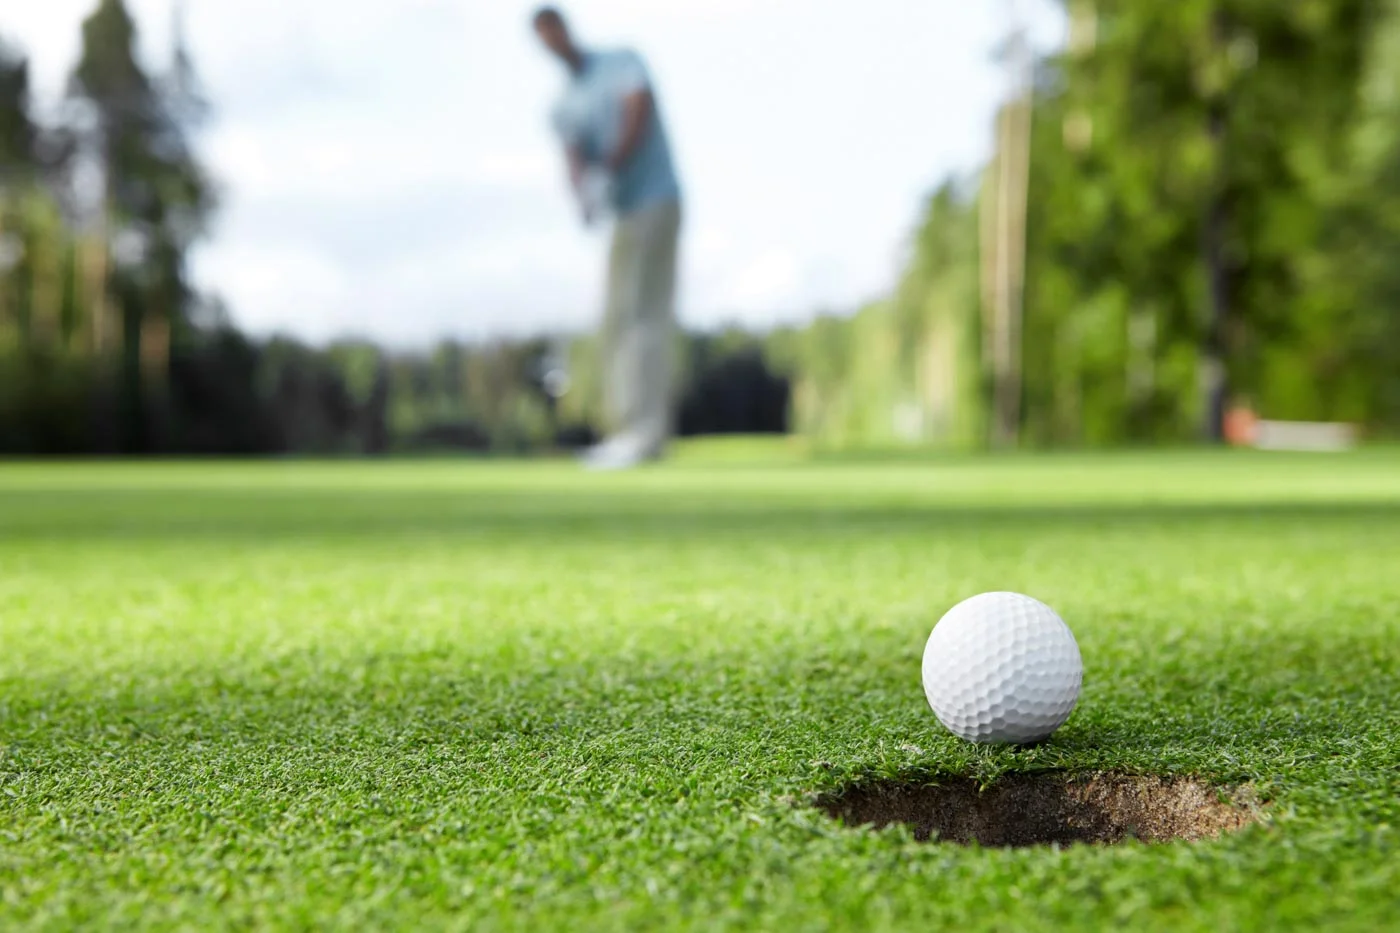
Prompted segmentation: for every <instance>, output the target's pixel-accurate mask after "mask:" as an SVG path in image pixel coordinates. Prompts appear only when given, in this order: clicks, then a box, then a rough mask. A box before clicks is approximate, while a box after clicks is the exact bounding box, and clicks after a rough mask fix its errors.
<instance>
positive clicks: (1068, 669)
mask: <svg viewBox="0 0 1400 933" xmlns="http://www.w3.org/2000/svg"><path fill="white" fill-rule="evenodd" d="M1083 677H1084V663H1083V661H1082V660H1081V659H1080V657H1079V645H1078V643H1077V642H1075V640H1074V634H1073V633H1072V632H1071V631H1070V630H1069V626H1068V625H1065V623H1064V620H1063V619H1061V618H1060V617H1059V616H1058V615H1056V614H1055V611H1054V610H1053V609H1051V608H1050V607H1049V606H1047V605H1045V604H1044V603H1042V602H1040V601H1039V600H1036V599H1031V598H1030V597H1029V596H1022V595H1021V594H1020V593H983V594H982V595H980V596H974V597H972V598H971V599H966V600H963V601H962V602H960V603H958V604H957V605H956V606H954V607H953V608H952V609H949V610H948V612H947V614H946V615H944V616H943V618H941V619H939V620H938V624H937V625H935V626H934V627H933V633H932V634H931V635H929V637H928V644H927V645H925V646H924V670H923V679H924V695H925V696H926V697H928V702H929V706H932V707H933V712H934V715H936V716H937V717H938V721H939V722H941V723H943V725H945V726H947V727H948V730H949V731H950V732H952V733H953V734H954V735H957V736H961V737H962V738H964V739H967V740H969V741H972V742H1008V743H1016V744H1023V743H1028V742H1037V741H1040V740H1041V739H1044V738H1047V737H1048V736H1049V735H1050V734H1051V733H1052V732H1054V731H1055V730H1056V729H1058V728H1060V726H1061V725H1063V724H1064V721H1065V720H1066V719H1068V718H1069V714H1070V713H1071V712H1072V711H1073V710H1074V704H1075V703H1076V702H1078V700H1079V685H1080V683H1081V681H1082V680H1083Z"/></svg>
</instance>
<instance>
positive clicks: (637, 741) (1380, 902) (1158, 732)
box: [0, 452, 1400, 930]
mask: <svg viewBox="0 0 1400 933" xmlns="http://www.w3.org/2000/svg"><path fill="white" fill-rule="evenodd" d="M989 589H1014V590H1020V591H1024V592H1028V593H1031V594H1033V595H1035V596H1037V597H1039V598H1041V599H1044V600H1045V601H1046V602H1048V603H1050V604H1051V605H1052V606H1054V607H1056V608H1057V609H1058V610H1059V611H1060V612H1061V614H1062V615H1063V616H1064V617H1065V618H1066V620H1067V621H1068V622H1069V623H1070V625H1071V626H1072V627H1073V628H1074V630H1075V633H1076V635H1077V637H1078V639H1079V642H1080V648H1081V651H1082V653H1083V655H1084V660H1085V664H1086V681H1085V688H1084V693H1083V696H1082V698H1081V702H1080V707H1079V709H1078V710H1077V711H1076V713H1075V714H1074V716H1073V717H1072V718H1071V719H1070V721H1069V723H1068V724H1067V725H1066V726H1065V727H1064V728H1063V729H1062V730H1061V731H1060V732H1059V733H1058V734H1057V735H1056V737H1055V738H1054V739H1053V740H1052V741H1051V742H1050V743H1048V744H1046V745H1044V746H1041V747H1037V748H1035V749H1029V750H1009V749H985V748H975V747H971V746H968V745H964V744H962V743H960V742H959V741H957V740H955V739H953V738H952V737H950V736H948V735H947V734H945V733H943V732H942V731H941V729H940V727H939V726H938V724H937V722H936V721H935V720H934V718H933V716H932V714H931V713H930V712H929V710H928V707H927V705H926V703H925V702H924V699H923V695H922V692H921V689H920V685H919V655H920V652H921V650H922V647H923V642H924V639H925V638H926V637H927V635H928V631H929V628H930V627H931V626H932V625H933V623H934V622H935V621H936V620H937V619H938V617H939V615H940V614H941V613H942V612H943V611H944V610H945V609H947V608H948V607H949V606H951V605H952V604H953V603H955V602H956V601H958V600H959V599H961V598H963V597H965V596H968V595H971V594H973V593H976V592H979V591H983V590H989ZM1397 671H1400V456H1397V455H1396V454H1395V453H1392V452H1368V453H1364V454H1357V455H1354V456H1347V457H1319V458H1311V457H1290V456H1262V455H1250V454H1239V455H1235V454H1169V455H1157V456H1147V455H1118V456H1106V457H1069V456H1065V457H1038V458H1031V457H1027V458H1005V459H988V460H963V459H935V460H930V461H929V462H924V463H919V462H894V461H891V462H884V463H864V464H862V463H859V462H844V463H827V464H806V465H804V464H797V463H793V462H791V461H790V459H789V460H786V461H782V462H779V461H775V462H773V463H771V464H767V465H765V464H761V463H751V464H742V463H734V462H710V461H707V460H705V459H704V458H699V459H690V460H689V461H687V460H686V459H685V458H682V459H681V460H680V461H679V462H678V463H676V464H674V465H671V466H668V467H662V468H657V469H652V470H647V471H642V472H639V473H635V474H630V475H617V476H590V475H582V474H579V473H578V472H576V471H575V470H574V469H573V468H572V467H570V466H568V465H563V464H531V465H517V464H492V465H480V464H475V465H473V464H453V463H446V462H433V463H423V464H408V463H389V464H256V465H224V464H203V465H159V464H152V465H139V466H138V465H96V464H94V465H84V466H48V465H11V466H8V467H0V746H3V747H2V748H0V928H4V929H7V930H9V929H24V928H27V927H34V928H51V929H64V928H72V927H79V926H82V927H117V926H125V927H140V928H142V929H162V928H176V927H185V928H196V927H197V928H201V929H218V928H228V927H248V926H265V927H285V928H306V927H312V926H315V927H321V928H324V927H339V928H344V929H367V928H371V927H379V928H398V929H410V928H438V927H441V928H451V929H468V928H471V929H489V928H492V927H511V928H529V929H534V930H538V929H547V928H558V927H567V928H569V929H571V930H586V929H595V928H613V927H649V928H657V927H665V928H669V929H685V928H696V929H700V928H722V927H745V928H767V929H783V930H799V929H860V930H878V929H935V928H938V927H939V926H940V925H941V926H954V925H956V926H957V927H959V928H966V929H999V930H1011V929H1016V930H1035V929H1047V930H1049V929H1064V928H1066V927H1075V926H1079V927H1084V928H1097V929H1102V928H1104V927H1106V926H1108V925H1110V924H1128V925H1131V926H1132V927H1133V928H1135V929H1151V928H1184V929H1193V928H1194V929H1202V930H1220V929H1230V928H1234V929H1240V928H1273V929H1277V928H1281V927H1312V928H1329V929H1330V928H1354V929H1376V928H1380V927H1382V926H1387V925H1393V924H1394V923H1395V922H1396V917H1397V916H1400V802H1397V792H1398V791H1400V680H1397ZM1050 768H1056V769H1070V770H1081V769H1084V770H1087V769H1105V768H1116V769H1124V770H1128V771H1137V772H1148V773H1160V774H1176V773H1198V774H1203V775H1206V776H1208V777H1210V778H1212V779H1215V780H1219V781H1229V782H1235V781H1250V782H1253V783H1254V784H1255V785H1256V786H1257V788H1258V789H1259V791H1260V793H1261V794H1263V795H1264V796H1265V797H1266V798H1267V799H1268V800H1269V801H1270V806H1269V810H1270V819H1269V821H1268V823H1267V825H1264V826H1260V827H1254V828H1251V829H1248V830H1245V831H1244V832H1242V833H1240V834H1238V835H1235V836H1232V837H1229V838H1226V839H1223V840H1220V841H1217V842H1210V843H1202V844H1195V845H1187V844H1170V845H1165V846H1146V845H1140V844H1127V845H1124V846H1120V847H1114V848H1084V847H1076V848H1071V849H1066V850H1053V849H1027V850H979V849H965V848H960V847H953V846H939V845H923V844H918V843H915V842H914V841H913V840H912V837H911V836H910V834H909V833H908V831H907V830H903V829H898V828H896V829H890V830H886V831H882V832H878V833H876V832H870V831H864V830H857V829H849V828H845V827H843V826H840V825H838V824H837V823H835V822H833V821H832V820H830V819H828V818H827V817H826V816H825V815H823V814H821V813H820V812H817V811H815V810H812V809H809V808H806V807H802V806H795V805H794V802H793V801H794V800H800V799H802V798H803V797H804V795H807V794H810V793H814V792H819V791H824V790H830V789H832V788H836V787H840V786H843V785H845V784H848V783H851V782H859V781H863V780H873V779H876V778H905V779H909V780H923V779H927V778H930V777H933V776H937V775H940V774H958V775H971V776H974V777H978V778H983V779H989V778H992V777H994V776H996V775H997V774H999V773H1002V772H1004V771H1008V770H1037V769H1050Z"/></svg>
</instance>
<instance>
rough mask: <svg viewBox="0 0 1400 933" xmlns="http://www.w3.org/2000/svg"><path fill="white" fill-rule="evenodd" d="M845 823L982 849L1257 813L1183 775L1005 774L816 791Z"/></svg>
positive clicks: (1127, 834)
mask: <svg viewBox="0 0 1400 933" xmlns="http://www.w3.org/2000/svg"><path fill="white" fill-rule="evenodd" d="M816 805H817V806H818V807H819V808H820V809H822V810H825V811H826V812H827V814H829V815H830V816H832V817H833V818H835V819H838V820H840V821H841V822H843V823H845V824H846V825H848V826H871V827H874V828H877V829H878V828H883V827H885V826H890V825H892V824H897V823H899V824H904V825H906V826H909V827H912V828H913V830H914V837H915V838H916V839H919V840H921V841H930V840H931V841H935V842H951V843H958V844H961V845H970V844H973V843H976V844H978V845H982V846H988V847H1018V846H1038V845H1072V844H1074V843H1089V844H1094V845H1111V844H1113V843H1118V842H1124V841H1127V840H1130V839H1137V840H1140V841H1143V842H1169V841H1172V840H1176V839H1184V840H1197V839H1209V838H1214V837H1216V836H1219V835H1220V834H1221V833H1225V832H1230V831H1233V830H1237V829H1240V828H1242V827H1244V826H1245V825H1247V824H1249V823H1252V822H1255V821H1256V820H1257V819H1258V816H1259V813H1258V806H1257V804H1256V802H1255V800H1254V797H1253V795H1252V794H1251V793H1250V792H1249V790H1248V788H1222V787H1218V786H1216V785H1213V784H1209V783H1207V782H1205V781H1202V780H1198V779H1195V778H1188V777H1157V776H1142V775H1127V774H1112V773H1100V774H1093V775H1086V776H1082V777H1070V776H1068V775H1065V774H1034V775H1024V774H1023V775H1015V774H1008V775H1006V776H1004V777H1002V778H1001V779H999V780H997V781H996V782H995V783H993V784H991V785H990V786H988V787H985V788H983V787H981V786H980V785H979V784H978V783H977V782H976V781H973V780H971V779H969V778H948V779H945V780H941V781H939V782H938V783H937V784H915V783H901V782H897V781H886V782H881V783H876V784H863V785H860V786H856V787H850V788H846V789H844V790H841V791H838V792H835V793H831V794H826V795H823V796H821V797H819V798H818V799H817V801H816Z"/></svg>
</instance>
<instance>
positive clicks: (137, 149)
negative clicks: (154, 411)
mask: <svg viewBox="0 0 1400 933" xmlns="http://www.w3.org/2000/svg"><path fill="white" fill-rule="evenodd" d="M177 35H179V31H178V30H177ZM135 44H136V27H135V24H134V22H133V21H132V19H131V16H130V14H129V13H128V12H127V9H126V7H125V5H124V4H123V3H122V0H101V2H100V3H99V4H98V7H97V9H96V10H95V11H94V12H93V13H92V15H90V16H89V17H88V18H87V19H86V20H85V21H84V22H83V27H82V52H81V56H80V59H79V61H78V64H77V66H76V67H75V68H74V70H73V75H72V82H71V96H72V97H73V99H74V100H75V101H77V102H79V103H81V104H83V105H86V107H87V108H88V109H89V110H90V112H91V114H92V117H93V119H92V122H91V127H90V128H89V130H88V132H87V133H86V138H85V139H83V144H84V148H85V150H86V153H87V155H88V157H89V158H90V159H91V160H93V161H95V163H96V165H97V166H98V167H99V168H100V170H101V172H102V175H103V178H104V179H105V185H104V187H105V190H104V193H103V197H102V199H101V203H100V204H98V205H95V214H96V216H97V220H98V222H99V226H100V229H101V230H102V235H103V237H104V238H105V239H107V240H108V242H109V243H110V245H111V249H112V258H113V260H114V263H113V267H112V269H111V270H110V272H109V273H108V274H107V285H108V289H109V291H110V292H111V294H112V296H113V297H114V299H115V301H116V304H117V306H118V308H119V310H120V317H121V323H122V349H123V353H122V367H121V371H122V374H123V385H124V397H125V399H126V405H125V406H124V410H125V413H126V421H127V424H128V438H127V444H128V447H129V448H131V449H141V448H142V447H144V446H145V438H144V434H143V430H142V427H141V426H142V424H143V423H144V417H143V414H142V413H143V409H144V401H145V393H144V391H143V378H142V370H143V367H144V368H154V369H156V370H160V369H161V368H162V367H163V365H164V364H165V362H166V361H167V360H168V354H169V349H168V348H169V345H170V343H171V341H172V339H179V336H180V335H181V333H182V332H183V330H184V329H185V324H186V319H187V313H188V310H189V306H190V304H191V302H192V300H193V297H194V291H193V288H192V286H191V285H190V282H189V277H188V271H187V264H186V260H187V256H188V253H189V250H190V248H191V246H192V245H193V244H194V242H195V240H196V239H197V238H198V237H199V236H200V235H201V233H202V232H203V230H204V227H205V224H206V222H207V220H208V217H209V215H210V213H211V212H212V210H213V208H214V194H213V187H212V184H211V183H210V181H209V179H208V178H207V176H206V175H205V173H204V171H203V169H202V167H201V166H200V165H199V163H198V161H197V160H196V159H195V158H194V155H193V153H192V151H191V146H190V140H189V133H190V131H191V129H192V126H193V123H194V121H195V120H197V119H198V117H199V116H200V115H201V114H202V110H201V108H200V107H198V106H194V105H192V102H193V101H197V99H198V98H197V94H196V93H195V91H194V82H193V69H192V67H191V65H190V60H189V56H188V54H187V52H186V50H185V48H184V45H183V41H182V39H181V40H177V45H176V49H175V55H174V58H175V65H174V75H173V77H172V78H171V79H170V80H169V81H167V82H164V83H162V82H160V81H157V80H154V79H152V78H151V77H150V76H149V75H147V74H146V72H145V71H144V70H143V69H142V67H141V66H140V64H139V63H138V62H137V60H136V55H135Z"/></svg>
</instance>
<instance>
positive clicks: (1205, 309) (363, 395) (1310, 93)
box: [0, 0, 1400, 454]
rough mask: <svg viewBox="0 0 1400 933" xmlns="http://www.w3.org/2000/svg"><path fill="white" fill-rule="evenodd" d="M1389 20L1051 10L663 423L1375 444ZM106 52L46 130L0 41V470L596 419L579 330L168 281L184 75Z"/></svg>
mask: <svg viewBox="0 0 1400 933" xmlns="http://www.w3.org/2000/svg"><path fill="white" fill-rule="evenodd" d="M1397 2H1400V0H1296V2H1290V3H1273V2H1259V0H1184V2H1180V3H1173V4H1162V3H1158V2H1154V0H1097V2H1090V0H1068V2H1067V10H1066V12H1067V15H1068V16H1069V19H1070V22H1071V30H1070V42H1069V44H1068V46H1067V48H1066V49H1065V50H1063V51H1062V52H1060V53H1057V54H1055V55H1054V56H1051V57H1049V58H1046V59H1043V60H1039V61H1036V62H1034V68H1033V71H1032V72H1031V76H1030V80H1029V81H1028V83H1027V87H1028V90H1027V92H1026V94H1025V96H1023V97H1019V98H1015V99H1012V100H1010V101H1009V102H1008V103H1007V104H1006V106H1005V107H1004V108H1003V109H1002V111H1001V113H1000V115H999V118H998V140H999V143H998V148H997V155H996V157H995V158H994V159H993V161H992V163H991V164H989V165H988V166H986V167H985V168H984V170H983V171H981V172H979V173H976V174H975V175H974V176H973V177H969V178H967V179H960V180H955V181H950V182H948V183H947V184H945V185H943V186H942V187H941V188H940V189H939V190H938V191H936V192H934V193H933V194H932V195H931V196H930V198H929V199H928V201H927V204H926V206H925V210H924V214H923V217H922V220H921V223H920V225H919V227H918V229H917V230H916V231H915V232H914V236H913V237H912V238H911V242H910V244H909V253H908V260H907V263H906V265H905V269H904V272H903V274H902V276H901V278H900V280H899V282H898V283H897V284H896V287H895V288H893V289H892V291H891V294H890V295H889V296H888V297H887V298H886V299H885V300H882V301H879V302H877V303H874V304H872V305H871V306H869V307H866V308H864V309H861V310H860V311H859V313H856V314H854V315H852V316H827V317H822V318H819V319H817V320H816V321H814V322H813V323H811V324H810V325H808V326H804V327H800V328H787V329H782V330H778V331H775V332H772V333H767V334H761V335H757V334H748V333H745V332H743V331H741V330H737V329H733V330H728V331H724V332H721V333H714V334H690V335H686V336H684V337H683V338H680V344H681V345H680V353H681V358H682V359H683V361H684V364H685V366H684V372H685V378H684V380H683V385H682V387H681V394H680V398H679V399H678V400H677V403H678V410H679V424H680V428H681V431H682V433H684V434H697V433H733V432H743V431H784V430H791V431H797V432H801V433H803V434H805V435H807V436H808V437H810V438H811V439H812V440H813V441H814V442H815V443H817V444H818V445H824V446H831V447H840V446H869V445H886V444H895V443H919V444H929V443H935V444H944V445H956V446H981V445H985V444H988V443H992V442H995V441H1008V440H1009V441H1014V442H1019V443H1023V444H1029V445H1095V444H1123V443H1177V442H1181V441H1187V440H1194V439H1199V438H1201V437H1205V438H1208V439H1218V438H1219V435H1220V428H1221V422H1222V419H1223V413H1224V410H1225V409H1226V408H1227V407H1228V406H1231V405H1235V404H1247V405H1249V406H1251V407H1253V408H1254V409H1256V410H1257V411H1258V412H1259V413H1260V414H1262V415H1263V416H1265V417H1271V418H1280V419H1307V420H1347V421H1352V422H1357V423H1360V424H1363V425H1365V426H1367V427H1368V428H1369V429H1370V431H1371V432H1372V434H1373V435H1385V434H1393V433H1395V432H1396V430H1397V428H1400V313H1397V309H1400V261H1397V259H1396V258H1395V257H1396V256H1400V93H1397V88H1400V18H1398V17H1397V16H1396V11H1395V8H1394V7H1395V4H1396V3H1397ZM133 39H134V27H133V24H132V21H131V19H130V17H129V15H128V14H127V11H126V9H125V7H124V6H123V4H122V3H121V2H120V0H101V2H100V3H99V4H98V5H97V8H96V10H95V11H94V13H93V14H92V16H90V17H89V18H88V19H87V20H86V21H85V23H84V26H83V35H82V46H81V52H80V57H79V60H78V62H77V64H76V65H75V67H74V69H73V72H72V81H71V90H70V98H71V99H70V101H69V102H68V103H69V106H68V107H66V108H64V110H63V113H65V114H67V115H68V116H67V117H66V118H65V121H64V122H62V123H61V124H59V125H45V124H41V123H40V122H39V121H36V120H35V119H33V116H32V115H33V108H32V106H31V101H30V100H29V93H28V78H27V67H26V64H25V61H24V58H23V56H22V54H21V53H20V52H19V51H18V50H16V49H13V48H9V47H0V453H83V452H102V453H144V452H168V453H181V452H204V453H270V452H307V453H317V454H329V453H379V452H386V451H393V450H426V449H434V448H450V449H458V450H460V449H470V450H481V451H500V452H513V453H519V452H526V451H535V450H541V449H547V448H551V447H559V446H571V445H574V444H578V443H583V442H586V441H587V440H589V439H590V438H591V437H592V436H594V435H595V433H596V432H597V431H598V430H600V429H601V428H602V427H604V423H603V420H602V417H601V411H600V407H599V404H598V400H599V395H600V391H599V389H600V386H601V383H602V380H601V378H600V373H599V371H598V361H597V356H596V354H595V353H594V352H593V346H592V341H591V339H589V338H578V339H563V338H558V339H544V338H540V339H532V340H515V341H503V342H497V343H489V344H477V345H465V344H461V343H456V342H451V341H446V342H443V343H441V344H439V345H438V346H436V347H434V348H431V349H430V350H427V351H424V352H421V353H393V352H389V351H386V350H384V349H383V348H379V347H376V346H373V345H370V344H367V343H360V342H342V343H338V344H334V345H331V346H329V347H315V348H313V347H308V346H305V345H301V344H299V343H297V342H295V341H291V340H286V339H273V340H253V339H250V338H248V337H246V336H244V335H242V334H240V333H239V332H238V331H237V330H236V329H235V328H234V327H233V326H232V325H231V324H230V322H229V318H228V315H227V314H226V313H224V311H223V310H222V308H221V307H220V306H219V304H218V302H217V301H216V300H213V299H211V298H209V297H207V296H201V295H198V294H196V293H195V291H194V289H193V288H192V287H191V284H190V282H189V279H188V275H187V270H186V263H187V257H188V254H189V250H190V249H191V248H192V247H193V245H194V244H195V243H196V242H197V240H198V238H199V237H200V236H201V235H203V233H204V230H205V229H206V227H207V224H208V220H209V219H210V217H211V216H212V213H213V211H214V210H215V208H216V202H217V197H216V195H217V189H216V186H215V184H214V183H213V181H212V180H211V179H210V178H209V177H208V175H207V173H206V172H205V171H204V169H203V167H202V166H201V165H200V164H199V162H198V160H197V158H196V154H195V152H194V148H193V146H192V144H191V139H192V137H193V135H194V132H195V130H196V129H197V127H198V125H199V122H200V120H201V119H202V118H203V115H204V113H205V109H206V108H205V103H204V101H203V99H202V96H201V94H200V92H199V88H198V85H197V82H196V80H195V75H194V69H193V66H192V63H191V61H190V58H189V56H188V54H187V53H186V52H185V50H184V47H183V44H182V43H181V42H180V41H179V40H178V38H177V41H176V44H175V47H174V48H173V49H172V52H171V56H170V63H169V67H168V68H167V69H166V71H165V72H164V73H162V74H157V75H152V74H148V73H146V72H145V71H143V69H142V68H141V67H140V65H139V64H138V62H137V61H136V59H135V57H134V55H133ZM1022 200H1024V211H1022V210H1021V207H1022ZM1021 245H1023V246H1024V250H1023V252H1022V251H1020V246H1021ZM1012 285H1023V286H1024V288H1023V289H1021V288H1015V289H1011V288H1010V286H1012ZM1013 291H1014V293H1015V296H1018V297H1019V300H1015V301H1013V300H1011V297H1010V296H1011V295H1012V292H1013Z"/></svg>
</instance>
